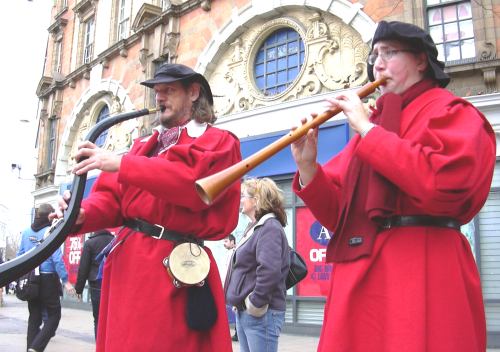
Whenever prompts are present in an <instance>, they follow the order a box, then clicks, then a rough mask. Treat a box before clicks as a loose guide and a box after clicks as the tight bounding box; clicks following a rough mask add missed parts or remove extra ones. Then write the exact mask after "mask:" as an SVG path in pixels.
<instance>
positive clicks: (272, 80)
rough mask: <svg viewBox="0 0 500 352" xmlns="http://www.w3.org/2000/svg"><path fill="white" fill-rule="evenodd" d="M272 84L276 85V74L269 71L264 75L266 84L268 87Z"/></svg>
mask: <svg viewBox="0 0 500 352" xmlns="http://www.w3.org/2000/svg"><path fill="white" fill-rule="evenodd" d="M274 85H276V74H275V73H271V74H269V75H267V77H266V86H268V87H270V86H274Z"/></svg>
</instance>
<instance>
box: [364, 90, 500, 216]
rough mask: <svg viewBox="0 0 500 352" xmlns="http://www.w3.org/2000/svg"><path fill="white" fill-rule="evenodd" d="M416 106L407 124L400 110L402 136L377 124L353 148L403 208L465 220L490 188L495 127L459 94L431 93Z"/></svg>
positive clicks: (494, 148) (494, 151) (473, 212)
mask: <svg viewBox="0 0 500 352" xmlns="http://www.w3.org/2000/svg"><path fill="white" fill-rule="evenodd" d="M427 97H428V95H427ZM410 107H411V105H410V106H409V107H408V109H409V108H410ZM414 108H415V107H414ZM420 108H421V110H420V112H419V113H418V114H417V115H416V116H415V117H414V118H412V119H411V122H409V123H407V124H406V125H405V124H404V123H403V121H404V119H405V118H406V116H405V115H403V118H402V119H403V120H402V131H401V132H402V135H401V137H400V136H398V135H396V134H395V133H391V132H388V131H386V130H384V129H383V128H380V127H377V128H374V129H373V130H372V131H370V133H368V134H367V136H366V137H365V138H363V139H361V141H360V143H359V145H358V148H357V150H356V152H357V154H358V155H359V156H360V157H361V158H362V159H363V160H365V161H366V162H368V163H369V164H370V165H371V166H372V167H373V168H374V169H375V170H376V171H377V172H379V173H380V174H381V175H383V176H384V177H386V178H387V179H388V180H390V181H391V182H392V183H393V184H395V185H396V186H397V187H398V188H399V190H400V191H401V193H402V195H401V198H400V206H401V208H402V209H403V211H404V209H405V208H408V209H412V208H414V209H418V210H421V212H419V213H426V214H430V215H442V216H450V217H455V218H458V219H459V220H461V221H462V222H468V221H470V220H471V219H472V217H474V215H475V214H476V213H477V212H478V211H479V210H480V209H481V207H482V205H483V204H484V201H485V200H486V197H487V195H488V192H489V188H490V185H491V179H492V175H493V169H494V163H495V154H496V147H495V136H494V133H493V131H492V129H491V126H490V125H489V124H488V122H487V121H486V119H485V118H484V116H483V115H482V114H481V113H480V112H479V111H478V110H477V109H476V108H474V107H473V106H472V105H471V104H469V103H467V102H465V101H463V100H461V99H452V100H451V101H450V99H442V98H441V99H437V97H436V99H428V101H427V102H426V103H425V104H423V106H420V107H419V109H420ZM410 113H411V111H410Z"/></svg>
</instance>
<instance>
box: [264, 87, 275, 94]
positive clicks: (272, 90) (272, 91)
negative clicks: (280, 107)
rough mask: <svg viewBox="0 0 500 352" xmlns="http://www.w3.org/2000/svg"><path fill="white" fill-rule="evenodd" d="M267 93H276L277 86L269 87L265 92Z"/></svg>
mask: <svg viewBox="0 0 500 352" xmlns="http://www.w3.org/2000/svg"><path fill="white" fill-rule="evenodd" d="M264 94H265V95H276V88H268V89H266V90H265V92H264Z"/></svg>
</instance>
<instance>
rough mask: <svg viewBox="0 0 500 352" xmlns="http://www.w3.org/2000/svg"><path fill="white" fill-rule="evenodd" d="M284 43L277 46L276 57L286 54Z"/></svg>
mask: <svg viewBox="0 0 500 352" xmlns="http://www.w3.org/2000/svg"><path fill="white" fill-rule="evenodd" d="M286 54H287V52H286V44H285V45H280V46H278V57H283V56H286Z"/></svg>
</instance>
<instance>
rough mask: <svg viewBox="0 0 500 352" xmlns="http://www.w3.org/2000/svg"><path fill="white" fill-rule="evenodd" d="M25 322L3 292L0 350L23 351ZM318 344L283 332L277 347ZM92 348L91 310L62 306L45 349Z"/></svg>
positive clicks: (292, 350)
mask: <svg viewBox="0 0 500 352" xmlns="http://www.w3.org/2000/svg"><path fill="white" fill-rule="evenodd" d="M27 322H28V304H27V303H26V302H22V301H20V300H18V299H17V298H16V296H14V295H12V294H11V295H5V294H4V306H2V307H0V351H2V352H3V351H5V352H23V351H26V328H27V326H28V323H27ZM233 331H234V329H231V332H233ZM317 344H318V338H317V337H311V336H300V335H289V334H282V335H281V336H280V340H279V348H278V349H279V351H280V352H311V351H316V347H317ZM94 350H95V343H94V327H93V318H92V312H91V311H90V310H82V309H73V308H67V307H63V308H62V316H61V322H60V323H59V328H58V329H57V332H56V336H54V337H53V338H52V339H51V340H50V342H49V344H48V346H47V348H46V349H45V351H46V352H68V351H70V352H92V351H94ZM233 351H234V352H239V345H238V342H233ZM141 352H142V351H141ZM144 352H146V351H144Z"/></svg>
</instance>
